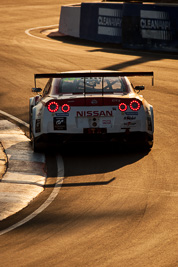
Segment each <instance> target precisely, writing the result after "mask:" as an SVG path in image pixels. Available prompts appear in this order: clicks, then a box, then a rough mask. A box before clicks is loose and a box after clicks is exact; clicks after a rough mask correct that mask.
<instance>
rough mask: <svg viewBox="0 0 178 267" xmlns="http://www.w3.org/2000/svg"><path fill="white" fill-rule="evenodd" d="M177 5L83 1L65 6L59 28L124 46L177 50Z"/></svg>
mask: <svg viewBox="0 0 178 267" xmlns="http://www.w3.org/2000/svg"><path fill="white" fill-rule="evenodd" d="M177 14H178V5H163V4H162V5H160V4H136V3H130V4H127V3H113V4H111V3H82V4H81V6H77V7H76V6H63V7H62V9H61V17H60V22H59V31H60V32H61V33H63V34H66V35H70V36H73V37H79V38H81V39H86V40H92V41H97V42H103V43H116V44H120V45H122V47H123V48H130V49H142V50H157V51H170V52H178V15H177Z"/></svg>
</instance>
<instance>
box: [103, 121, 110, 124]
mask: <svg viewBox="0 0 178 267" xmlns="http://www.w3.org/2000/svg"><path fill="white" fill-rule="evenodd" d="M102 122H103V124H111V120H103V121H102Z"/></svg>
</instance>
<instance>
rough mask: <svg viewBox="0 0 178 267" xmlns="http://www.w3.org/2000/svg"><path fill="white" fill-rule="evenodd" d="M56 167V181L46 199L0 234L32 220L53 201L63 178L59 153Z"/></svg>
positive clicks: (0, 232) (0, 233)
mask: <svg viewBox="0 0 178 267" xmlns="http://www.w3.org/2000/svg"><path fill="white" fill-rule="evenodd" d="M57 167H58V173H57V181H56V184H55V187H54V189H53V191H52V192H51V194H50V195H49V197H48V198H47V200H46V201H45V202H44V203H43V204H42V205H41V206H40V207H39V208H38V209H37V210H35V211H34V212H33V213H31V214H30V215H29V216H27V217H26V218H24V219H23V220H21V221H19V222H18V223H15V224H14V225H12V226H10V227H8V228H7V229H4V230H2V231H0V236H1V235H4V234H6V233H8V232H10V231H12V230H14V229H16V228H17V227H19V226H21V225H23V224H25V223H26V222H28V221H30V220H32V219H33V218H34V217H36V216H37V215H38V214H40V213H41V212H42V211H43V210H45V209H46V208H47V207H48V206H49V205H50V204H51V203H52V202H53V200H54V199H55V198H56V196H57V195H58V193H59V190H60V188H61V186H62V183H63V179H64V164H63V160H62V157H61V156H60V155H58V156H57Z"/></svg>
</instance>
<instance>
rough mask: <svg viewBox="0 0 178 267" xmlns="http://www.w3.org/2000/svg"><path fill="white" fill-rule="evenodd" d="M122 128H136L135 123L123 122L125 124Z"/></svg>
mask: <svg viewBox="0 0 178 267" xmlns="http://www.w3.org/2000/svg"><path fill="white" fill-rule="evenodd" d="M124 126H128V127H134V126H136V122H131V121H128V122H125V123H124Z"/></svg>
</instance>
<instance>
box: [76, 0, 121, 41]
mask: <svg viewBox="0 0 178 267" xmlns="http://www.w3.org/2000/svg"><path fill="white" fill-rule="evenodd" d="M122 9H123V4H106V3H82V4H81V20H80V38H82V39H87V40H93V41H98V42H105V43H121V42H122Z"/></svg>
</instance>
